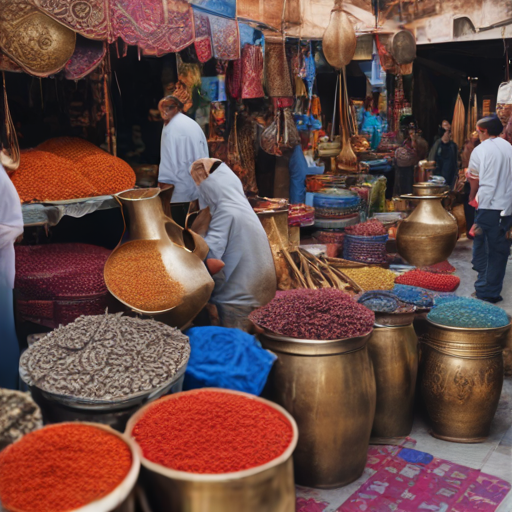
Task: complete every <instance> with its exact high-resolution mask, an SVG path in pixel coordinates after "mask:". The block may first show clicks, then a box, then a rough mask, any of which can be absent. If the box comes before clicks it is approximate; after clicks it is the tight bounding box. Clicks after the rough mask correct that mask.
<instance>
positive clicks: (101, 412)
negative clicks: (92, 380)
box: [30, 361, 188, 432]
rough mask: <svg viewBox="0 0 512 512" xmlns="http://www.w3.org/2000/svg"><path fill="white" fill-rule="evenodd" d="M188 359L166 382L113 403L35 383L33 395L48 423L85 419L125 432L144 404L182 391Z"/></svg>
mask: <svg viewBox="0 0 512 512" xmlns="http://www.w3.org/2000/svg"><path fill="white" fill-rule="evenodd" d="M187 363H188V361H187V362H186V363H185V364H184V365H183V366H182V368H180V369H179V370H178V372H177V373H176V375H174V376H173V378H172V379H170V380H169V381H168V382H167V383H166V384H164V385H163V386H160V387H159V388H158V389H153V390H150V391H148V392H146V393H143V394H139V395H138V396H135V397H133V398H129V399H121V400H117V401H116V400H112V401H110V403H105V401H102V402H98V401H97V402H96V403H94V402H93V401H89V402H85V401H80V400H79V399H73V398H72V397H64V396H62V395H57V394H54V393H48V392H46V391H43V390H41V389H39V388H36V387H30V392H31V394H32V398H33V399H34V401H35V402H36V404H37V405H38V406H39V407H40V409H41V413H42V415H43V422H44V424H45V425H47V424H51V423H62V422H68V421H85V422H94V423H101V424H103V425H108V426H109V427H112V428H113V429H115V430H117V431H119V432H123V431H124V429H125V427H126V423H127V422H128V420H129V419H130V418H131V416H133V414H135V412H137V411H138V410H139V409H140V408H141V407H142V406H143V405H144V404H147V403H149V402H152V401H154V400H156V399H157V398H160V397H161V396H163V395H166V394H168V393H179V392H180V391H181V390H182V389H183V380H184V379H185V371H186V369H187Z"/></svg>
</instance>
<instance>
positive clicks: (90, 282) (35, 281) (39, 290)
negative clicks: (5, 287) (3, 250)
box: [15, 244, 110, 300]
mask: <svg viewBox="0 0 512 512" xmlns="http://www.w3.org/2000/svg"><path fill="white" fill-rule="evenodd" d="M15 249H16V288H17V289H18V290H20V291H21V292H22V293H23V294H25V295H26V296H27V297H30V298H31V299H42V300H51V299H55V298H77V297H91V296H96V295H102V294H105V293H107V287H106V286H105V281H104V280H103V267H104V266H105V262H106V261H107V258H108V257H109V255H110V251H109V250H108V249H104V248H103V247H97V246H95V245H89V244H48V245H17V246H16V247H15Z"/></svg>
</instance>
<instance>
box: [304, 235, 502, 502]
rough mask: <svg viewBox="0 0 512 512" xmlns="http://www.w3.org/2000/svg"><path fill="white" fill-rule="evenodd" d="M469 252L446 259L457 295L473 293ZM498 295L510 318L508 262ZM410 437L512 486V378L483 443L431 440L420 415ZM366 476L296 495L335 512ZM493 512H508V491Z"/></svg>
mask: <svg viewBox="0 0 512 512" xmlns="http://www.w3.org/2000/svg"><path fill="white" fill-rule="evenodd" d="M471 250H472V243H471V241H469V240H464V241H461V242H459V243H458V245H457V248H456V249H455V251H454V253H453V254H452V256H451V257H450V263H452V265H454V266H455V267H456V268H457V275H458V276H459V277H460V278H461V285H460V287H459V290H458V291H457V293H458V294H459V295H463V296H470V295H471V293H473V291H474V288H473V283H474V281H475V278H476V274H475V272H474V271H473V270H472V268H471ZM502 296H503V298H504V301H503V302H502V303H500V304H499V305H500V307H503V308H504V309H505V310H506V311H507V312H508V313H509V314H511V315H512V261H511V262H510V263H509V267H508V270H507V275H506V279H505V285H504V289H503V293H502ZM410 437H411V438H413V439H414V440H416V446H415V447H414V448H415V449H416V450H419V451H423V452H427V453H430V454H431V455H433V456H434V457H439V458H442V459H446V460H449V461H452V462H456V463H458V464H461V465H464V466H468V467H471V468H474V469H478V470H480V471H482V472H483V473H488V474H490V475H493V476H497V477H499V478H502V479H503V480H506V481H508V482H510V483H512V379H511V378H507V379H505V383H504V386H503V392H502V396H501V400H500V404H499V408H498V412H497V414H496V416H495V419H494V422H493V425H492V430H491V435H490V436H489V438H488V439H487V440H486V442H484V443H480V444H469V445H468V444H458V443H448V442H446V441H441V440H439V439H435V438H434V437H432V436H431V435H430V434H429V433H428V424H427V421H426V419H425V418H424V417H423V415H422V414H418V415H417V417H416V419H415V423H414V427H413V430H412V433H411V435H410ZM369 477H370V473H369V472H368V471H365V473H364V474H363V476H362V477H361V478H360V479H359V480H357V481H356V482H354V483H353V484H351V485H349V486H347V487H344V488H341V489H335V490H329V491H319V490H316V489H307V488H303V487H299V488H298V489H297V490H298V496H299V497H303V498H304V500H306V501H307V499H308V498H313V499H314V500H315V501H317V502H323V503H328V505H327V507H326V508H322V512H335V511H336V510H337V509H338V507H340V506H341V505H342V504H343V503H344V502H345V501H346V500H347V499H348V498H349V497H350V496H351V495H352V493H353V492H355V491H356V490H357V489H358V488H359V487H360V486H361V485H362V484H363V483H364V482H365V481H366V480H367V479H368V478H369ZM304 510H307V508H305V509H304ZM311 510H314V509H311ZM497 511H498V512H512V491H511V492H510V493H509V494H508V495H507V497H506V498H505V500H504V501H503V502H502V504H501V505H500V507H499V508H498V509H497ZM448 512H449V511H448Z"/></svg>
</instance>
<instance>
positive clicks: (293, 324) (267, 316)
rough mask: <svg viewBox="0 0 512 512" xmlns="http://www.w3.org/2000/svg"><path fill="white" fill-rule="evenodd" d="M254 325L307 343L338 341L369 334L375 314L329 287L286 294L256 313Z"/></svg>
mask: <svg viewBox="0 0 512 512" xmlns="http://www.w3.org/2000/svg"><path fill="white" fill-rule="evenodd" d="M249 318H250V319H251V321H252V322H254V323H255V324H256V325H259V326H260V327H263V328H264V329H268V330H269V331H272V332H274V333H276V334H281V335H282V336H290V337H292V338H298V339H307V340H337V339H343V338H353V337H355V336H361V335H363V334H368V333H369V332H370V331H371V329H372V327H373V324H374V322H375V314H374V313H373V311H370V310H369V309H367V308H365V307H364V306H363V305H362V304H358V303H357V302H355V301H354V300H352V298H351V297H350V295H348V294H346V293H344V292H342V291H340V290H333V289H329V288H322V289H319V290H290V291H286V292H282V293H280V294H279V296H278V297H276V298H274V299H273V300H272V301H271V302H269V303H268V304H267V305H266V306H263V307H262V308H259V309H257V310H256V311H253V312H252V313H251V315H250V316H249Z"/></svg>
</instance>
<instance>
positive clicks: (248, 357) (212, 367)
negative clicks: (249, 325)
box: [183, 327, 277, 395]
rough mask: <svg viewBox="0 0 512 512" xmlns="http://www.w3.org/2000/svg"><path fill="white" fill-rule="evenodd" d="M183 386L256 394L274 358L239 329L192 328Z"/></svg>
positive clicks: (265, 378) (189, 335) (189, 331)
mask: <svg viewBox="0 0 512 512" xmlns="http://www.w3.org/2000/svg"><path fill="white" fill-rule="evenodd" d="M185 334H186V335H187V336H188V337H189V338H190V347H191V353H190V360H189V362H188V366H187V371H186V372H185V382H184V384H183V388H184V389H185V390H188V389H197V388H206V387H214V388H224V389H233V390H236V391H244V392H246V393H251V394H253V395H259V394H261V392H262V391H263V388H264V387H265V384H266V382H267V377H268V374H269V373H270V370H271V368H272V365H273V364H274V361H275V360H276V359H277V357H276V356H275V355H274V354H272V353H271V352H269V351H268V350H265V349H263V348H262V347H261V344H260V342H259V341H258V340H257V339H256V338H255V337H254V336H251V335H250V334H247V333H246V332H244V331H241V330H240V329H230V328H226V327H192V328H191V329H188V330H187V331H186V332H185Z"/></svg>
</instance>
